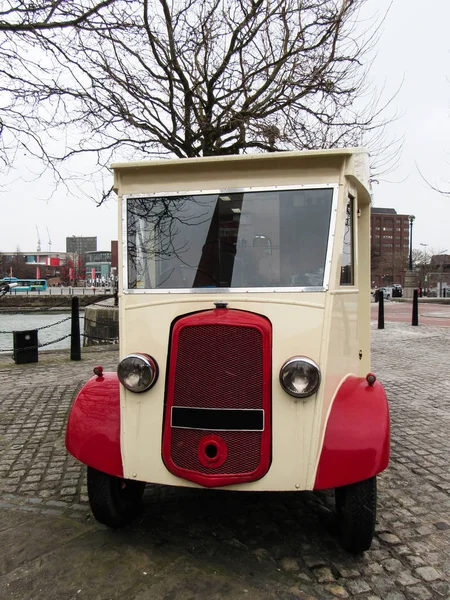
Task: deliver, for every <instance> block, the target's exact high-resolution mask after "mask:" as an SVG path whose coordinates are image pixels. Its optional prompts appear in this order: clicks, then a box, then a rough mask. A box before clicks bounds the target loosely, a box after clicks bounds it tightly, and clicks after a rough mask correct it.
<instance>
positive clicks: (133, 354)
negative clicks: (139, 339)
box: [117, 352, 159, 394]
mask: <svg viewBox="0 0 450 600" xmlns="http://www.w3.org/2000/svg"><path fill="white" fill-rule="evenodd" d="M127 358H138V359H140V360H143V361H144V363H146V364H147V366H149V367H150V368H151V369H152V370H153V378H152V380H151V382H150V384H149V385H148V386H147V387H145V388H144V389H142V390H134V389H132V388H130V387H129V386H127V385H126V384H125V383H124V382H123V381H122V379H121V378H120V375H119V367H120V365H121V363H122V362H123V361H124V360H126V359H127ZM158 376H159V368H158V363H157V362H156V360H155V359H154V358H153V356H151V355H150V354H147V353H146V352H131V353H130V354H127V355H126V356H124V357H123V358H122V360H121V361H120V362H119V364H118V365H117V377H118V378H119V381H120V383H121V385H123V387H124V388H125V389H126V390H128V391H129V392H133V394H143V393H144V392H148V390H149V389H151V388H152V387H153V386H154V385H155V383H156V382H157V380H158Z"/></svg>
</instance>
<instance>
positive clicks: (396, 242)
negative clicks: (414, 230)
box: [370, 207, 409, 287]
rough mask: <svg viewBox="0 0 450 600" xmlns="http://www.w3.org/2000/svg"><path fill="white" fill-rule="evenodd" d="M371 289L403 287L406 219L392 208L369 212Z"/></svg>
mask: <svg viewBox="0 0 450 600" xmlns="http://www.w3.org/2000/svg"><path fill="white" fill-rule="evenodd" d="M370 235H371V265H372V275H371V279H372V287H383V286H388V285H392V284H393V283H400V284H401V285H404V278H405V271H406V269H407V267H408V253H409V216H408V215H398V214H397V211H396V210H395V209H393V208H375V207H372V210H371V226H370Z"/></svg>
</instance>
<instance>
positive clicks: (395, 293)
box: [392, 283, 403, 298]
mask: <svg viewBox="0 0 450 600" xmlns="http://www.w3.org/2000/svg"><path fill="white" fill-rule="evenodd" d="M402 296H403V288H402V286H401V285H400V284H399V283H394V284H393V285H392V297H393V298H401V297H402Z"/></svg>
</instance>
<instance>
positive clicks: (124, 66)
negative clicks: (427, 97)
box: [0, 0, 384, 166]
mask: <svg viewBox="0 0 450 600" xmlns="http://www.w3.org/2000/svg"><path fill="white" fill-rule="evenodd" d="M364 2H365V0H303V1H302V2H299V1H298V0H171V1H169V0H155V1H154V2H149V1H148V0H112V1H109V2H107V1H105V2H101V3H100V2H98V3H97V2H88V1H87V0H86V1H85V2H71V1H70V0H67V1H66V2H64V1H60V2H57V1H54V2H50V1H47V2H46V1H45V0H42V2H41V3H39V2H36V3H33V4H31V3H30V4H29V5H28V4H27V5H25V8H23V9H22V8H20V7H21V6H22V4H23V3H19V2H16V3H12V2H0V6H2V9H3V10H1V11H0V18H2V19H3V21H2V20H0V25H1V24H2V23H3V24H4V26H3V28H2V27H1V26H0V33H1V32H2V31H3V32H5V33H4V34H3V35H4V37H3V38H1V37H0V53H1V54H3V59H4V61H3V64H4V67H3V69H2V70H1V71H0V89H2V93H3V97H4V102H3V105H1V107H0V123H1V124H2V125H3V128H4V129H5V134H6V133H8V132H9V137H8V135H6V137H5V138H4V140H6V141H4V148H3V158H4V160H5V161H8V160H9V161H11V160H13V158H14V149H16V150H17V148H18V147H21V145H22V146H25V147H26V148H27V151H28V152H30V153H32V154H34V155H36V156H39V157H41V158H43V159H44V160H46V161H47V163H49V164H51V165H53V166H54V165H55V164H56V162H57V161H58V160H63V159H67V158H70V157H74V156H76V155H77V154H80V153H93V154H94V155H95V157H96V160H97V162H98V164H99V165H100V166H103V165H105V164H107V163H108V162H109V161H110V159H111V157H112V156H114V155H117V154H118V152H119V151H120V155H121V157H126V158H130V157H133V158H138V157H142V156H145V157H148V156H156V155H157V156H162V155H168V156H176V157H193V156H201V155H203V156H205V155H214V154H238V153H242V152H254V151H265V152H272V151H277V150H287V149H311V148H324V147H339V146H345V145H359V144H361V143H362V142H363V141H364V139H365V136H366V135H369V136H370V135H371V133H373V132H378V135H379V132H380V129H379V128H380V125H382V123H381V119H382V117H381V114H382V110H383V108H384V107H383V105H382V104H381V103H380V101H379V100H380V99H379V98H375V99H373V98H372V100H370V101H366V103H365V105H363V103H362V100H361V98H362V97H364V94H367V88H366V81H367V73H366V69H365V68H364V67H363V64H364V60H365V53H366V52H367V51H368V50H369V49H370V48H371V47H372V45H373V44H374V42H375V40H376V35H377V32H376V30H375V31H372V32H371V33H370V34H366V35H364V34H360V35H356V34H355V23H356V20H357V15H358V10H359V8H360V7H361V6H362V4H364ZM75 5H76V6H78V8H75ZM5 6H11V7H12V8H11V11H12V12H11V15H10V14H9V13H8V11H7V10H6V9H4V7H5ZM26 6H33V7H34V6H37V8H36V9H34V8H33V9H28V11H27V9H26ZM30 10H31V14H30V12H29V11H30ZM8 27H9V29H8ZM14 27H16V29H14ZM366 99H367V96H366ZM358 106H359V107H361V106H362V108H360V109H359V108H358ZM6 129H7V130H8V132H6ZM62 132H63V133H65V137H64V143H63V147H61V133H62ZM13 138H14V139H13ZM58 140H59V141H58ZM379 140H380V137H378V141H379ZM17 142H18V143H19V146H18V145H17ZM378 150H379V149H378Z"/></svg>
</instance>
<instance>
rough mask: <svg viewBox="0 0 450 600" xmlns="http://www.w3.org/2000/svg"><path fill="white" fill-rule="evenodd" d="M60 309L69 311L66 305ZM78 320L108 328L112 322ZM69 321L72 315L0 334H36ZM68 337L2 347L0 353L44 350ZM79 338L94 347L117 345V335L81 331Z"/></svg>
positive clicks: (61, 336) (68, 336)
mask: <svg viewBox="0 0 450 600" xmlns="http://www.w3.org/2000/svg"><path fill="white" fill-rule="evenodd" d="M92 304H95V305H96V306H99V305H100V306H105V307H108V308H112V306H111V304H105V303H100V302H96V301H93V302H92V303H90V304H89V305H92ZM55 308H56V307H51V308H50V309H49V308H48V307H45V308H42V309H39V310H36V311H32V312H30V313H28V312H27V313H26V314H33V315H36V314H39V313H48V311H49V310H51V309H55ZM61 308H65V309H66V310H70V306H67V305H66V306H64V307H61ZM84 308H87V307H84ZM8 314H12V315H17V314H21V315H23V314H24V313H23V312H9V311H8ZM79 319H80V320H82V321H83V323H93V324H95V325H96V326H104V327H106V326H108V327H110V326H111V325H112V324H113V321H102V320H100V321H98V320H95V319H89V318H88V317H86V316H84V315H80V316H79ZM71 320H72V315H69V316H67V317H64V318H63V319H60V320H59V321H56V322H55V323H49V324H46V325H41V326H40V327H28V328H25V329H17V328H15V329H12V330H7V329H5V330H0V334H3V335H14V334H17V333H21V332H25V331H37V332H39V331H42V330H46V329H50V328H52V327H55V326H59V325H61V324H63V323H66V322H68V321H71ZM70 337H71V333H67V334H64V335H59V336H58V337H55V338H54V339H51V340H46V341H43V342H39V343H38V344H37V345H36V344H34V345H31V346H27V347H23V346H20V348H2V347H0V353H10V352H12V353H15V352H16V351H20V352H26V351H28V350H36V349H37V348H44V347H47V346H51V345H53V344H57V343H58V342H61V341H64V340H65V339H67V338H70ZM80 337H81V338H83V339H84V340H94V341H95V342H97V344H96V345H100V344H101V343H103V344H117V343H118V342H119V338H118V335H117V336H114V337H107V336H99V335H92V334H89V333H85V332H84V331H83V332H80Z"/></svg>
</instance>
